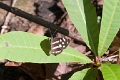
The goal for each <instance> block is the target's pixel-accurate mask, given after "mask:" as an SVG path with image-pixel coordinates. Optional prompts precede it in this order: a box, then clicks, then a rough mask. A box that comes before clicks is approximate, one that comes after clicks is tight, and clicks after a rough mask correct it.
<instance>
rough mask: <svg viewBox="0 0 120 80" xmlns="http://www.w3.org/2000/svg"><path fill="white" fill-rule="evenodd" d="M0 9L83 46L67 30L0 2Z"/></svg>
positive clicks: (78, 37) (77, 38)
mask: <svg viewBox="0 0 120 80" xmlns="http://www.w3.org/2000/svg"><path fill="white" fill-rule="evenodd" d="M0 8H2V9H4V10H6V11H9V12H11V13H13V14H15V15H17V16H20V17H23V18H25V19H28V20H30V21H33V22H35V23H37V24H40V25H42V26H44V27H46V28H50V29H52V30H57V32H59V33H61V34H63V35H65V36H68V37H70V38H73V39H75V40H78V41H80V42H82V43H83V44H84V42H83V41H82V40H81V37H80V36H79V35H78V34H75V33H73V32H69V31H68V30H67V29H64V28H61V27H59V26H57V25H55V24H53V23H50V22H48V21H45V20H43V19H41V18H38V17H36V16H33V15H31V14H29V13H26V12H24V11H22V10H20V9H18V8H14V7H10V6H8V5H6V4H4V3H1V2H0Z"/></svg>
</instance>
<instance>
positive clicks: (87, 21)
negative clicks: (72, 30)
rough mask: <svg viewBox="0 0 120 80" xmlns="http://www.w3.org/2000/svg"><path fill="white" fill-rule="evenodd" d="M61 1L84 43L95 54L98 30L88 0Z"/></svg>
mask: <svg viewBox="0 0 120 80" xmlns="http://www.w3.org/2000/svg"><path fill="white" fill-rule="evenodd" d="M62 2H63V4H64V6H65V7H66V9H67V12H68V14H69V16H70V18H71V20H72V22H73V24H74V25H75V27H76V28H77V30H78V31H79V33H80V34H81V35H82V37H83V39H84V40H85V42H86V44H87V45H88V46H89V47H90V49H91V50H92V51H93V52H94V54H95V55H97V54H98V41H99V40H98V39H99V35H98V33H99V32H98V25H97V17H96V12H95V9H94V7H93V5H92V4H91V2H90V0H62Z"/></svg>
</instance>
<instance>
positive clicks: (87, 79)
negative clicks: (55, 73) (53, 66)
mask: <svg viewBox="0 0 120 80" xmlns="http://www.w3.org/2000/svg"><path fill="white" fill-rule="evenodd" d="M97 74H98V70H97V69H96V68H91V69H84V70H82V71H78V72H76V73H74V74H73V76H72V77H71V78H70V79H69V80H95V79H96V76H97Z"/></svg>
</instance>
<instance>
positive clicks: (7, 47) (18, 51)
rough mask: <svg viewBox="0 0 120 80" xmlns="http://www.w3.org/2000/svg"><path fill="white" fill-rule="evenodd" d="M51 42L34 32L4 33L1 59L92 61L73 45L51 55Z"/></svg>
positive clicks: (0, 52)
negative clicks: (55, 54) (57, 53)
mask: <svg viewBox="0 0 120 80" xmlns="http://www.w3.org/2000/svg"><path fill="white" fill-rule="evenodd" d="M49 44H50V41H49V39H48V38H47V37H44V36H40V35H36V34H32V33H26V32H20V31H17V32H9V33H6V34H2V35H0V59H8V60H11V61H17V62H33V63H58V62H83V63H89V62H91V60H90V59H89V58H88V57H87V56H85V55H83V54H81V53H80V52H78V51H77V50H75V49H73V48H71V47H67V48H66V49H65V50H64V51H63V52H62V53H61V54H60V55H57V56H54V55H51V54H50V53H49V51H50V45H49Z"/></svg>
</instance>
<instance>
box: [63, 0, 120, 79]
mask: <svg viewBox="0 0 120 80" xmlns="http://www.w3.org/2000/svg"><path fill="white" fill-rule="evenodd" d="M63 4H64V5H65V7H66V10H67V12H68V14H69V16H70V18H71V19H72V22H73V23H74V25H75V27H76V28H77V30H78V31H79V33H80V34H81V35H82V37H83V39H84V41H85V42H86V44H87V45H88V46H89V47H90V49H91V50H92V51H93V52H94V54H95V56H96V57H98V56H102V55H103V54H104V53H105V52H106V51H107V49H108V48H109V46H110V44H111V42H112V41H113V39H114V37H115V35H116V34H117V32H118V30H119V23H120V18H119V17H120V16H119V14H120V11H119V10H120V0H104V5H103V14H102V21H101V27H100V33H99V32H98V26H97V20H96V13H95V10H94V8H93V5H92V4H91V3H90V1H89V0H63ZM98 33H99V35H98ZM98 36H99V37H98ZM98 40H99V41H98ZM101 64H102V63H101ZM101 67H102V69H101V71H102V73H103V77H104V80H119V79H120V77H119V76H118V75H120V73H119V72H120V70H119V66H118V65H117V64H102V66H101ZM115 69H116V70H115ZM81 74H83V73H82V72H77V73H75V74H74V75H73V76H72V77H71V80H84V79H83V76H82V77H80V75H81ZM86 74H87V72H86V73H84V75H86ZM91 75H92V74H91ZM87 80H89V79H87ZM93 80H95V79H93Z"/></svg>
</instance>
